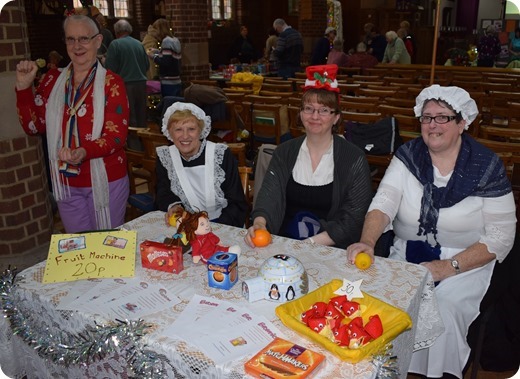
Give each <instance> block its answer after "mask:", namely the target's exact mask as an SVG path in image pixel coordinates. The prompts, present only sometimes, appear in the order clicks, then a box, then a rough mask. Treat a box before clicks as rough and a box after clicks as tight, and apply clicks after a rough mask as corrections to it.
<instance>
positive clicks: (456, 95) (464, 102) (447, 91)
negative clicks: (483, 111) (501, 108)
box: [413, 84, 478, 129]
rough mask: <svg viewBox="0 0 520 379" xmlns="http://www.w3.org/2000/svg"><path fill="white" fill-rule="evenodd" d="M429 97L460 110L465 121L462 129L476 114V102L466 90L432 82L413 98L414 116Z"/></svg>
mask: <svg viewBox="0 0 520 379" xmlns="http://www.w3.org/2000/svg"><path fill="white" fill-rule="evenodd" d="M431 99H436V100H442V101H444V102H445V103H447V104H449V105H450V106H451V107H452V108H453V110H454V111H455V112H457V113H459V112H460V114H461V115H462V118H463V119H464V121H466V126H465V127H464V129H468V127H469V124H471V123H472V122H473V120H475V118H476V117H477V115H478V108H477V103H475V100H473V99H472V98H471V96H470V95H469V93H468V92H467V91H465V90H464V89H462V88H459V87H441V86H440V85H438V84H434V85H432V86H430V87H427V88H425V89H423V90H422V91H421V93H420V94H419V95H418V96H417V98H416V99H415V107H414V108H413V110H414V112H415V116H416V117H419V116H421V114H422V109H423V106H424V102H425V101H426V100H431Z"/></svg>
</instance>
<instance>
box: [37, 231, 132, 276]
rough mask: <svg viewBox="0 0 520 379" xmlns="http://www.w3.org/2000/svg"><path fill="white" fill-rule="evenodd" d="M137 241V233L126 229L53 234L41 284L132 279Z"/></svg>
mask: <svg viewBox="0 0 520 379" xmlns="http://www.w3.org/2000/svg"><path fill="white" fill-rule="evenodd" d="M136 239H137V232H135V231H127V230H117V231H105V232H94V233H84V234H54V235H53V236H52V238H51V243H50V246H49V254H48V256H47V264H46V266H45V274H44V276H43V282H44V283H56V282H71V281H75V280H80V279H91V278H122V277H132V276H134V271H135V248H136Z"/></svg>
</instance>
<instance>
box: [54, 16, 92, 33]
mask: <svg viewBox="0 0 520 379" xmlns="http://www.w3.org/2000/svg"><path fill="white" fill-rule="evenodd" d="M71 21H76V22H81V23H83V24H87V25H88V27H89V29H91V30H92V33H99V32H100V29H99V25H98V23H97V22H96V21H94V20H93V19H91V18H90V17H88V16H85V15H82V14H73V15H70V16H68V17H65V20H64V21H63V30H65V29H66V28H67V25H68V24H69V23H70V22H71Z"/></svg>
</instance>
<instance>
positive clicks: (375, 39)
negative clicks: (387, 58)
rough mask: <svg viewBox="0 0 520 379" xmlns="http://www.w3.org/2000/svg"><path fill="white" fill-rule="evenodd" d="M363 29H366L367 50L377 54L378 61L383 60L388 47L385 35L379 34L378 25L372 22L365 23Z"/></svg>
mask: <svg viewBox="0 0 520 379" xmlns="http://www.w3.org/2000/svg"><path fill="white" fill-rule="evenodd" d="M363 30H364V31H365V40H364V41H363V42H365V45H366V46H367V52H368V53H369V54H372V55H373V56H375V57H376V59H377V61H378V62H382V61H383V57H384V55H385V49H386V39H385V37H384V36H382V35H381V34H379V31H378V30H377V28H376V26H375V25H374V24H372V23H367V24H365V26H364V27H363Z"/></svg>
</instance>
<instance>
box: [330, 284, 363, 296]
mask: <svg viewBox="0 0 520 379" xmlns="http://www.w3.org/2000/svg"><path fill="white" fill-rule="evenodd" d="M362 282H363V279H359V280H356V281H355V282H351V281H350V280H347V279H343V285H342V286H341V287H340V288H338V289H337V290H336V291H335V292H334V293H335V294H336V295H346V296H347V299H349V300H352V299H356V298H362V297H364V296H363V293H362V292H361V283H362Z"/></svg>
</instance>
